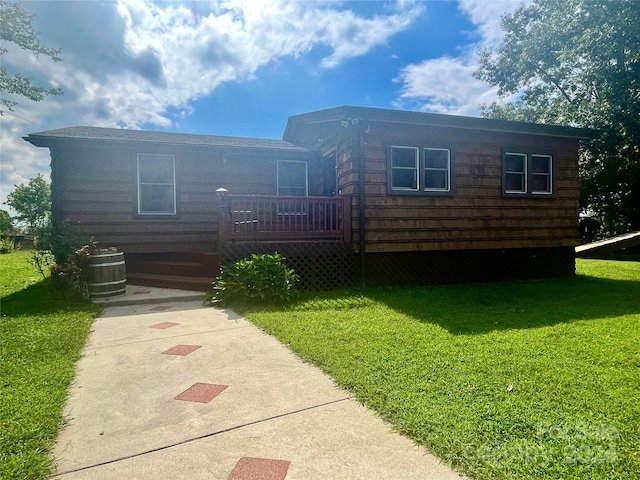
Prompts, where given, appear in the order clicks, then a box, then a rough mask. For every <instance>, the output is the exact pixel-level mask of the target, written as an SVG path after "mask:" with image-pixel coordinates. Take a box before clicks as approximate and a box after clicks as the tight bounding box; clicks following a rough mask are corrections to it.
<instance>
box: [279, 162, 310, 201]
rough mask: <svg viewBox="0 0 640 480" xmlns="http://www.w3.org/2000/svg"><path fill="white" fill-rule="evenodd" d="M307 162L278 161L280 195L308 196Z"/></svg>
mask: <svg viewBox="0 0 640 480" xmlns="http://www.w3.org/2000/svg"><path fill="white" fill-rule="evenodd" d="M307 184H308V182H307V162H298V161H290V160H279V161H278V195H282V196H294V197H306V196H307Z"/></svg>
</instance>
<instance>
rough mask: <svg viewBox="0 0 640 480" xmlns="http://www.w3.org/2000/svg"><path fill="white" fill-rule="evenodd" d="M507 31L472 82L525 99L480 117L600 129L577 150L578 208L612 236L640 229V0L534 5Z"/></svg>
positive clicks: (539, 1)
mask: <svg viewBox="0 0 640 480" xmlns="http://www.w3.org/2000/svg"><path fill="white" fill-rule="evenodd" d="M502 29H503V31H504V43H503V45H502V46H501V47H500V48H498V49H485V50H482V51H481V52H480V67H479V69H478V70H477V71H476V73H475V75H476V77H477V78H479V79H482V80H485V81H487V82H489V83H490V84H491V85H495V86H498V87H499V93H500V95H503V96H506V95H510V94H514V93H519V97H518V99H517V100H516V101H515V102H514V103H512V104H506V105H504V104H493V105H489V106H487V105H483V106H482V107H481V108H482V110H483V114H484V115H485V116H488V117H494V118H507V119H512V120H522V121H536V122H540V123H555V124H565V125H575V126H579V127H586V128H595V129H599V130H600V131H601V135H600V137H599V138H598V139H596V140H594V141H592V142H590V143H589V144H586V145H585V147H584V148H583V151H582V152H581V160H580V180H581V206H582V208H583V210H585V211H590V212H593V213H594V214H596V216H599V217H600V218H601V219H602V220H603V222H604V225H605V227H606V229H607V230H608V232H609V233H610V234H614V233H621V232H624V231H627V230H633V229H640V2H638V1H635V0H617V1H608V0H534V2H533V3H532V4H530V5H523V6H521V7H520V8H518V9H517V10H516V11H515V12H513V13H512V14H510V15H505V16H504V17H503V19H502Z"/></svg>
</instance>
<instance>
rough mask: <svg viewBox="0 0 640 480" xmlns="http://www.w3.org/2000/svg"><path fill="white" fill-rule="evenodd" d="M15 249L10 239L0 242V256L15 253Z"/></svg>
mask: <svg viewBox="0 0 640 480" xmlns="http://www.w3.org/2000/svg"><path fill="white" fill-rule="evenodd" d="M15 249H16V246H15V245H14V244H13V240H11V239H10V238H3V239H2V240H0V254H5V253H13V251H14V250H15Z"/></svg>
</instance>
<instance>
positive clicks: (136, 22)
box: [0, 0, 422, 199]
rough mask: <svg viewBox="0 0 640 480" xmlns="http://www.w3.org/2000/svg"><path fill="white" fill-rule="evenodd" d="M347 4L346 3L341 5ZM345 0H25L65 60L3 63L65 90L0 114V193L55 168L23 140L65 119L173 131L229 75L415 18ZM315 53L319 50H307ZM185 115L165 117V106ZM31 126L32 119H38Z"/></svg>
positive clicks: (357, 51) (20, 55)
mask: <svg viewBox="0 0 640 480" xmlns="http://www.w3.org/2000/svg"><path fill="white" fill-rule="evenodd" d="M345 5H348V4H345ZM345 5H343V4H342V3H339V2H311V1H284V0H271V1H267V0H265V1H260V2H255V1H250V0H218V1H212V2H204V1H198V2H191V1H189V2H184V3H177V2H161V3H156V2H152V1H151V0H144V1H139V0H119V1H117V2H78V1H57V2H40V1H30V2H24V4H23V7H24V8H25V9H26V10H27V11H28V12H29V13H35V14H36V17H34V26H35V28H36V30H38V31H40V32H41V34H42V39H43V41H44V43H45V44H46V45H50V46H53V47H59V48H61V49H62V56H63V59H64V61H63V62H62V63H52V62H50V61H48V60H47V59H46V58H42V57H40V58H39V59H35V58H34V57H33V56H31V55H29V54H28V52H24V51H21V50H17V49H12V50H10V53H8V54H6V55H3V56H2V61H3V65H6V66H7V67H8V68H13V69H15V71H21V72H23V73H25V74H27V75H29V76H31V77H33V78H34V79H35V80H36V82H37V83H39V84H47V82H49V83H51V84H52V86H53V85H55V86H61V87H62V88H63V90H64V92H65V94H64V95H63V96H62V97H49V98H47V99H46V100H45V101H44V102H42V103H33V102H30V101H28V100H25V99H17V100H18V101H19V102H20V104H19V106H18V109H17V111H16V114H18V115H20V116H21V117H23V118H24V119H30V120H31V122H33V123H29V121H24V120H22V119H20V118H18V117H16V116H14V115H12V114H9V113H7V114H6V115H5V116H3V117H2V118H1V119H0V120H1V122H2V124H1V130H0V146H1V147H0V148H1V149H2V178H1V185H0V187H1V191H2V197H3V199H4V197H5V196H6V194H7V193H8V192H9V191H11V190H12V189H13V184H14V183H24V182H25V181H27V180H28V179H29V178H31V177H33V176H35V174H36V173H38V172H43V173H47V172H48V171H49V155H48V151H47V150H46V149H36V148H34V147H33V146H31V145H29V144H27V143H26V142H24V141H23V140H22V137H23V136H24V135H26V134H28V133H30V132H34V131H41V130H47V129H51V128H58V127H62V126H68V125H95V126H120V127H126V128H139V127H140V126H141V125H144V124H151V125H157V126H159V127H164V128H168V127H171V126H172V124H173V121H174V120H176V121H179V120H180V118H181V117H182V115H181V113H180V112H189V111H191V110H192V106H191V105H192V104H193V102H194V101H196V100H197V99H199V98H202V97H206V96H208V95H210V94H211V93H212V92H213V91H215V90H216V89H217V88H218V87H220V85H222V84H223V83H225V82H233V81H243V80H246V79H251V78H254V77H255V75H256V74H257V72H258V69H260V68H261V67H263V66H265V65H269V64H270V63H271V62H277V61H278V59H281V58H283V57H293V58H296V57H302V56H308V57H307V59H309V58H318V66H319V68H321V69H330V68H334V67H336V66H337V65H339V64H340V63H342V62H344V61H346V60H348V59H350V58H354V57H357V56H360V55H364V54H366V53H367V52H369V51H370V50H371V49H372V48H374V47H376V46H379V45H384V44H385V42H386V41H387V40H388V39H389V38H390V37H391V36H392V35H394V34H395V33H397V32H399V31H402V30H403V29H405V28H407V27H408V26H409V25H410V23H411V22H412V21H413V20H414V19H415V18H416V17H417V16H418V15H419V14H420V12H421V9H422V7H421V6H420V5H419V3H414V2H406V1H403V2H400V3H397V4H388V3H387V4H384V5H382V6H380V7H379V8H378V7H377V5H376V8H377V10H379V11H382V13H378V14H376V15H369V16H364V15H361V14H358V13H355V12H354V11H351V10H348V9H346V7H345ZM310 53H311V54H313V55H312V56H311V55H309V54H310ZM169 110H171V112H179V113H178V114H172V115H169V114H168V113H167V112H168V111H169ZM34 123H35V124H34Z"/></svg>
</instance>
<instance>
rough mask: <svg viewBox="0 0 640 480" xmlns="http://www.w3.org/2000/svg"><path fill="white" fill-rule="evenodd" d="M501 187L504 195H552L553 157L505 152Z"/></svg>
mask: <svg viewBox="0 0 640 480" xmlns="http://www.w3.org/2000/svg"><path fill="white" fill-rule="evenodd" d="M502 186H503V192H504V194H505V195H550V194H552V193H553V157H552V156H551V155H546V154H540V153H527V152H518V151H512V150H507V151H505V152H504V154H503V159H502Z"/></svg>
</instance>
